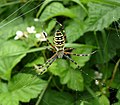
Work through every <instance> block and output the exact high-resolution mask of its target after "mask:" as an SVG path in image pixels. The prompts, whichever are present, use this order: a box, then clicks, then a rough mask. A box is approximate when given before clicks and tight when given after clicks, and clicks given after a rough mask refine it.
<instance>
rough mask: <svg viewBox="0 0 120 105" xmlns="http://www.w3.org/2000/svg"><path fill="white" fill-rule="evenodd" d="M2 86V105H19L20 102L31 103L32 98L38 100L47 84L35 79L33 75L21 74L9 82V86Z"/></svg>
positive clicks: (0, 93)
mask: <svg viewBox="0 0 120 105" xmlns="http://www.w3.org/2000/svg"><path fill="white" fill-rule="evenodd" d="M1 84H2V85H0V86H1V87H0V89H1V91H0V104H1V105H18V104H19V101H21V102H29V101H30V99H31V98H36V97H37V96H38V94H39V93H41V92H42V90H43V89H44V88H45V87H46V85H47V82H46V81H43V80H41V79H39V78H37V77H33V76H32V75H31V74H22V73H19V74H18V75H15V76H14V77H13V78H12V79H11V81H9V83H8V86H7V85H5V84H3V83H1ZM4 87H5V88H6V89H7V90H5V89H4Z"/></svg>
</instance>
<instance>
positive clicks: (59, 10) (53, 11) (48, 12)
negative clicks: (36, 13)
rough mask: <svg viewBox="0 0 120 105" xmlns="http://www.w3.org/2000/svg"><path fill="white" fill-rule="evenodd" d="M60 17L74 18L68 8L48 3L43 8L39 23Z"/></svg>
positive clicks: (55, 3)
mask: <svg viewBox="0 0 120 105" xmlns="http://www.w3.org/2000/svg"><path fill="white" fill-rule="evenodd" d="M61 15H62V16H66V17H69V18H73V17H74V14H73V13H72V12H71V11H70V10H69V9H68V8H65V7H64V6H63V5H62V4H61V3H59V2H53V3H50V4H49V5H48V6H47V7H46V8H45V10H44V11H43V13H42V14H41V16H40V21H46V20H48V19H51V18H52V17H55V16H61Z"/></svg>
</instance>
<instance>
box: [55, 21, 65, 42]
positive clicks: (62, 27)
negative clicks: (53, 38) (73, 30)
mask: <svg viewBox="0 0 120 105" xmlns="http://www.w3.org/2000/svg"><path fill="white" fill-rule="evenodd" d="M56 23H58V24H59V25H60V27H61V28H60V30H61V32H62V33H63V35H64V38H65V40H66V34H65V30H64V26H63V25H62V24H61V23H60V22H58V21H56Z"/></svg>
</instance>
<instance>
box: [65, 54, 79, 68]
mask: <svg viewBox="0 0 120 105" xmlns="http://www.w3.org/2000/svg"><path fill="white" fill-rule="evenodd" d="M64 57H65V58H67V59H68V60H70V61H71V62H73V63H74V64H75V65H77V67H78V68H81V67H80V65H79V64H78V63H77V62H75V61H74V60H73V59H72V58H70V57H69V56H68V55H65V54H64Z"/></svg>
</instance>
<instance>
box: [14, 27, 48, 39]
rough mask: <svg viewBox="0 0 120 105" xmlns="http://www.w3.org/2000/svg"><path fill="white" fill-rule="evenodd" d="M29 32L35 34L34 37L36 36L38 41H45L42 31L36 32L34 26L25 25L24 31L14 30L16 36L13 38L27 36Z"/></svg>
mask: <svg viewBox="0 0 120 105" xmlns="http://www.w3.org/2000/svg"><path fill="white" fill-rule="evenodd" d="M29 34H35V37H36V38H37V40H38V41H46V38H45V36H44V35H43V32H41V33H37V32H36V30H35V27H34V26H31V27H27V28H26V31H25V32H23V31H20V30H18V31H17V32H16V36H15V37H14V40H18V39H22V38H28V36H29Z"/></svg>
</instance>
